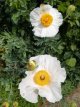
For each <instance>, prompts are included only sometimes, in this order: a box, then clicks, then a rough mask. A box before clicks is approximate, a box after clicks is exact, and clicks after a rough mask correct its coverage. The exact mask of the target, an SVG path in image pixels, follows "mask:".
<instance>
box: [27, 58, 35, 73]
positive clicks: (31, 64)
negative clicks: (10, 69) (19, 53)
mask: <svg viewBox="0 0 80 107" xmlns="http://www.w3.org/2000/svg"><path fill="white" fill-rule="evenodd" d="M27 68H28V70H31V71H32V70H34V69H35V68H36V62H35V61H33V60H32V61H29V62H28V64H27Z"/></svg>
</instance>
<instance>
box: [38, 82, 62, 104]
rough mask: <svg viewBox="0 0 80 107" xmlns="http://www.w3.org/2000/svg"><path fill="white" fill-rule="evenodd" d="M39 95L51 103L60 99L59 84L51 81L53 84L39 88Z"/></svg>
mask: <svg viewBox="0 0 80 107" xmlns="http://www.w3.org/2000/svg"><path fill="white" fill-rule="evenodd" d="M39 95H40V96H41V97H45V98H46V99H47V100H48V101H49V102H51V103H55V102H57V101H60V100H61V99H62V94H61V85H60V84H58V83H53V85H50V86H45V87H42V88H40V89H39Z"/></svg>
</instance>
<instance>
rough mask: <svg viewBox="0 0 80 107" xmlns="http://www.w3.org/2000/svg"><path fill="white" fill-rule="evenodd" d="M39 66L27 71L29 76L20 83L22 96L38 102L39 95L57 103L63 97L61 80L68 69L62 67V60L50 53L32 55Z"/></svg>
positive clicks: (63, 79)
mask: <svg viewBox="0 0 80 107" xmlns="http://www.w3.org/2000/svg"><path fill="white" fill-rule="evenodd" d="M32 60H33V61H35V62H36V64H37V67H36V68H35V70H33V71H26V74H27V77H26V78H24V79H23V80H22V81H21V82H20V84H19V89H20V94H21V96H22V97H23V98H24V99H26V100H27V101H29V102H32V103H37V102H38V95H40V96H41V97H44V98H46V99H47V100H48V101H49V102H52V103H55V102H57V101H60V100H61V99H62V94H61V82H64V81H65V79H66V71H65V69H64V68H61V66H60V61H59V60H57V58H56V57H52V56H50V55H39V56H36V57H31V58H30V61H32Z"/></svg>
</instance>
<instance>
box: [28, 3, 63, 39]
mask: <svg viewBox="0 0 80 107" xmlns="http://www.w3.org/2000/svg"><path fill="white" fill-rule="evenodd" d="M30 21H31V24H32V26H34V28H33V32H34V34H35V36H38V37H54V36H55V35H56V34H57V33H58V31H59V26H60V25H61V24H62V22H63V17H62V14H61V13H60V12H59V11H58V10H57V9H55V8H53V7H52V6H50V5H46V4H42V5H41V6H40V7H37V8H35V9H34V10H33V11H32V12H31V13H30Z"/></svg>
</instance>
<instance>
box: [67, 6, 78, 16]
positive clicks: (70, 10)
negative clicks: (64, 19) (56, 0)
mask: <svg viewBox="0 0 80 107" xmlns="http://www.w3.org/2000/svg"><path fill="white" fill-rule="evenodd" d="M75 9H76V7H75V6H74V5H69V7H68V9H67V14H68V15H70V14H72V13H73V12H74V11H75Z"/></svg>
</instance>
